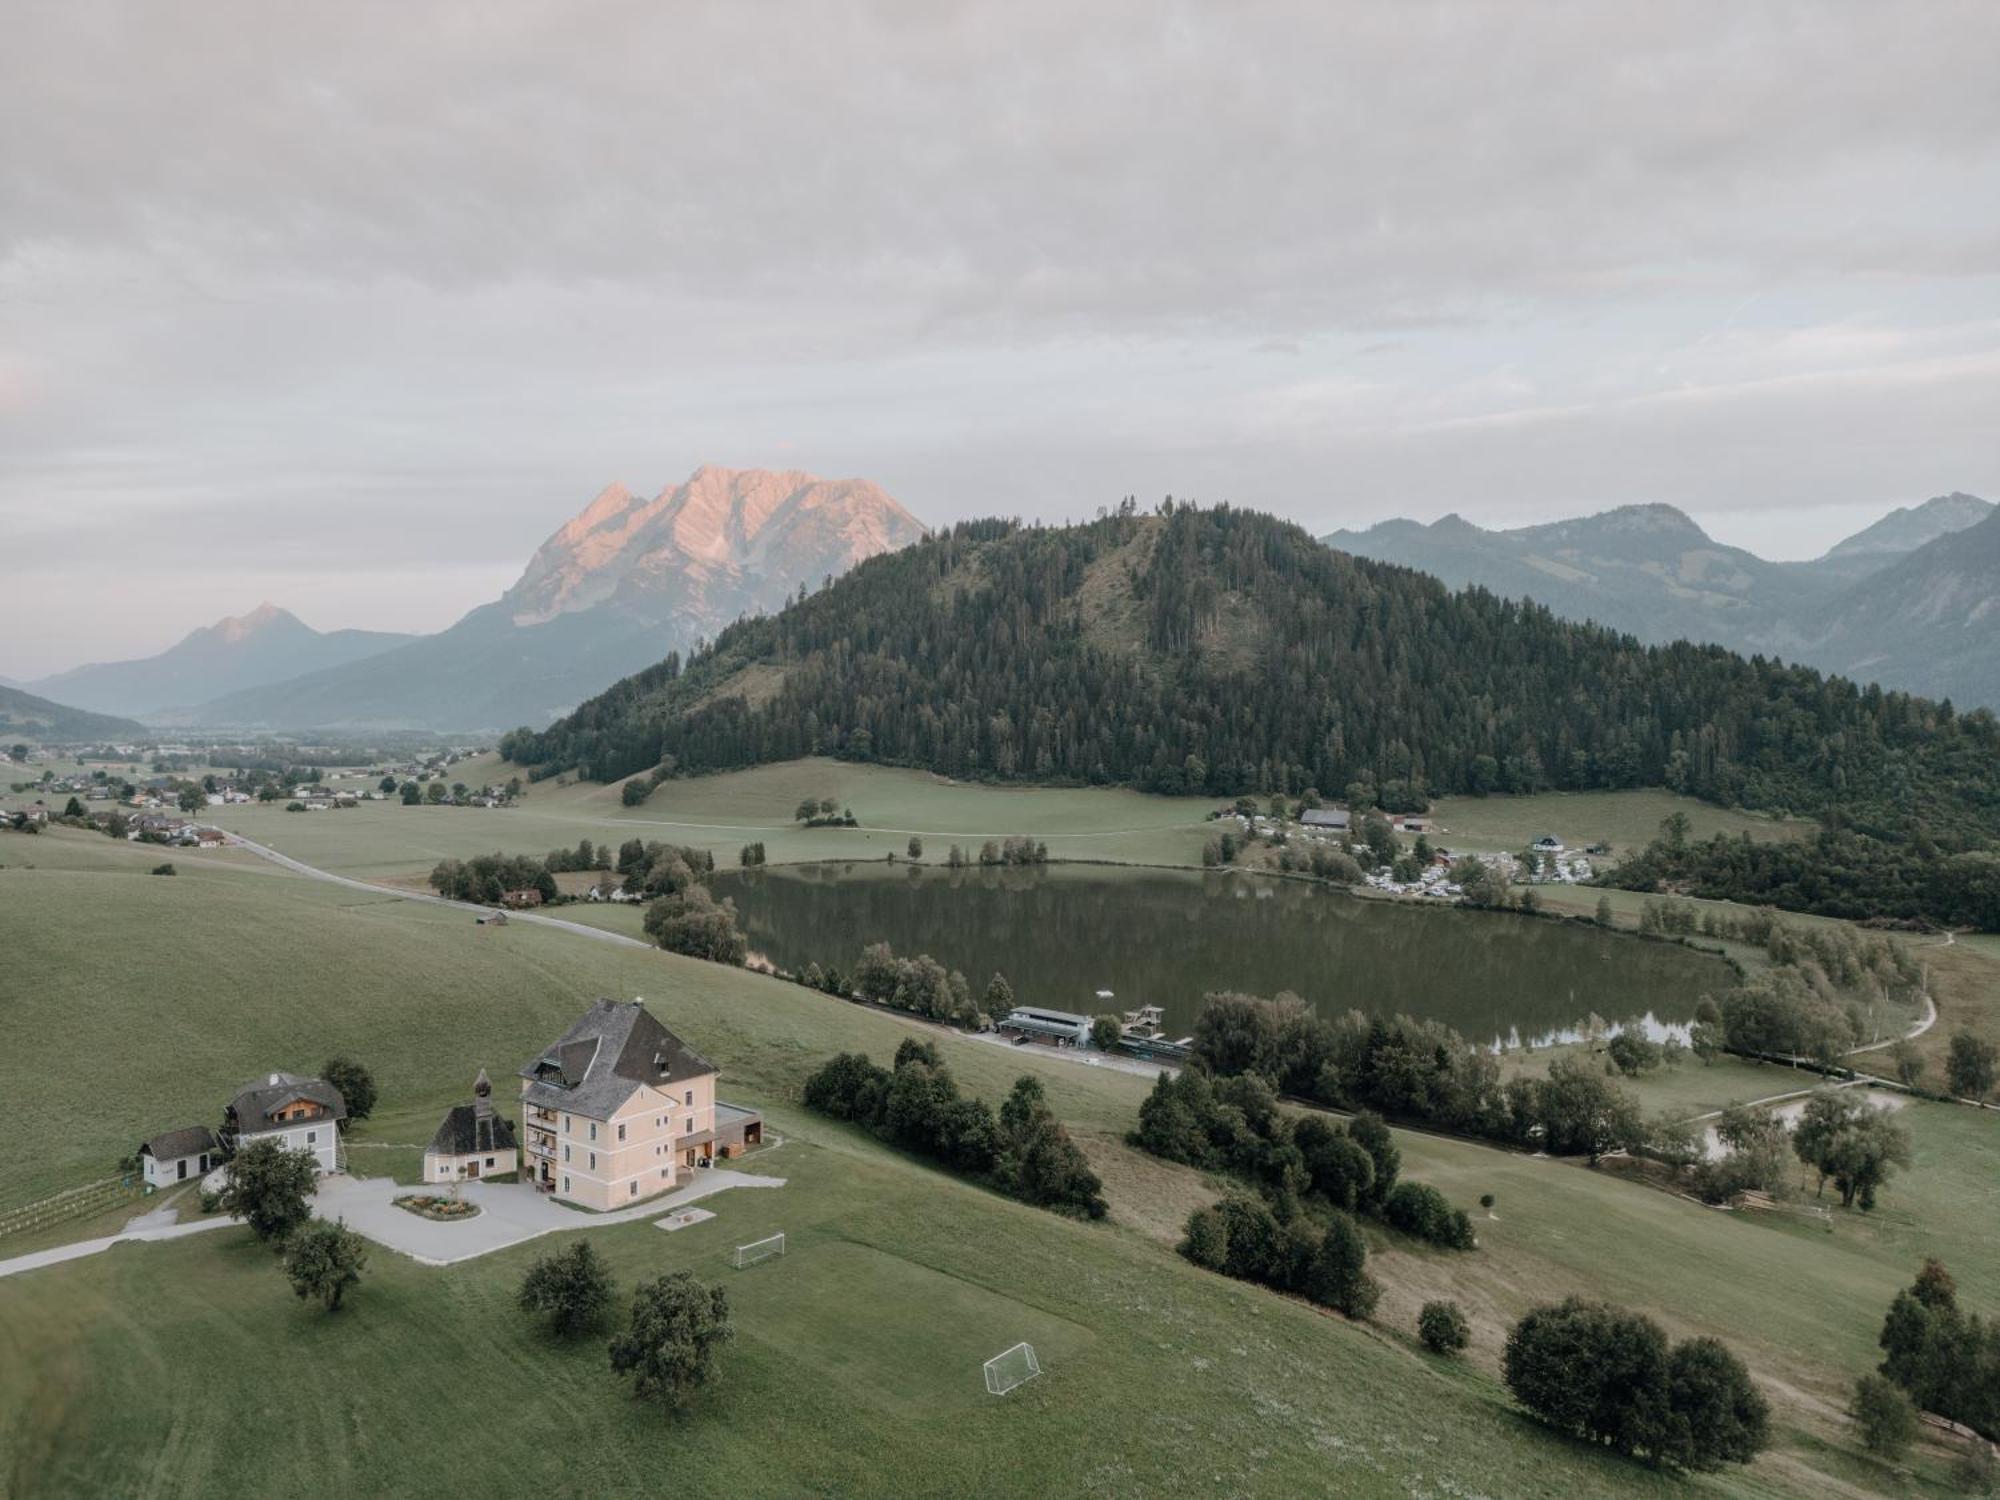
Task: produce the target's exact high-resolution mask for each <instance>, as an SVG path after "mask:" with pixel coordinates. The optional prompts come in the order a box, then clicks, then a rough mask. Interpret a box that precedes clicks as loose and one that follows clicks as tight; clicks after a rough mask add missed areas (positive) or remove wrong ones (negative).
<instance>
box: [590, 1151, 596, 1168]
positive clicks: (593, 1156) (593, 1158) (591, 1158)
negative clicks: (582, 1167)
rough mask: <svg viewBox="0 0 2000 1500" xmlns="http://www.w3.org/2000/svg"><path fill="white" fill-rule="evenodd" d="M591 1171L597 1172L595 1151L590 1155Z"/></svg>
mask: <svg viewBox="0 0 2000 1500" xmlns="http://www.w3.org/2000/svg"><path fill="white" fill-rule="evenodd" d="M590 1170H591V1171H593V1172H595V1171H596V1170H597V1153H596V1152H595V1151H593V1152H591V1153H590Z"/></svg>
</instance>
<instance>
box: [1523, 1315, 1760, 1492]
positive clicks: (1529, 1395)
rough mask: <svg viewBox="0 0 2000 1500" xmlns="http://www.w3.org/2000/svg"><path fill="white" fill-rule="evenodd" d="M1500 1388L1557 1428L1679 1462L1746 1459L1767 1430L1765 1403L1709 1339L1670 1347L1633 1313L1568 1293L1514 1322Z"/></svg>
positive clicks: (1694, 1464) (1738, 1364) (1697, 1465)
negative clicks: (1564, 1298)
mask: <svg viewBox="0 0 2000 1500" xmlns="http://www.w3.org/2000/svg"><path fill="white" fill-rule="evenodd" d="M1503 1369H1504V1371H1505V1374H1506V1379H1507V1388H1508V1390H1510V1391H1512V1392H1513V1393H1514V1398H1515V1399H1516V1400H1517V1401H1519V1402H1520V1403H1521V1404H1522V1405H1523V1406H1525V1407H1526V1408H1527V1409H1528V1410H1529V1411H1530V1412H1532V1413H1534V1415H1535V1416H1537V1417H1539V1418H1540V1419H1541V1420H1542V1421H1544V1422H1546V1423H1548V1424H1549V1425H1550V1426H1551V1427H1554V1428H1556V1429H1557V1430H1558V1431H1561V1432H1566V1433H1568V1434H1570V1435H1571V1436H1573V1437H1579V1438H1583V1439H1585V1440H1586V1441H1589V1442H1594V1443H1605V1444H1608V1445H1609V1446H1610V1447H1612V1448H1614V1449H1615V1450H1617V1451H1618V1452H1620V1453H1624V1454H1628V1455H1638V1456H1641V1457H1644V1458H1646V1459H1647V1460H1649V1461H1650V1462H1652V1463H1656V1464H1661V1465H1667V1466H1671V1467H1675V1468H1682V1469H1715V1468H1720V1467H1721V1466H1722V1465H1723V1464H1725V1463H1738V1464H1747V1463H1748V1462H1750V1460H1751V1459H1753V1458H1754V1457H1756V1456H1757V1453H1758V1451H1759V1450H1760V1449H1762V1448H1763V1446H1764V1444H1765V1443H1766V1442H1767V1441H1768V1440H1769V1435H1770V1407H1769V1405H1768V1403H1767V1402H1766V1401H1765V1400H1764V1397H1763V1395H1762V1393H1761V1392H1759V1391H1758V1389H1757V1387H1756V1386H1755V1385H1754V1384H1752V1383H1751V1380H1750V1372H1749V1371H1748V1370H1746V1369H1745V1368H1744V1367H1743V1361H1742V1360H1740V1359H1738V1358H1737V1357H1736V1356H1735V1355H1734V1354H1732V1353H1731V1352H1730V1351H1729V1350H1728V1349H1727V1348H1726V1347H1724V1346H1723V1345H1722V1344H1721V1343H1719V1342H1717V1341H1716V1340H1714V1339H1688V1340H1686V1341H1684V1342H1682V1343H1679V1344H1675V1345H1673V1346H1671V1347H1669V1345H1668V1343H1667V1336H1666V1334H1665V1333H1663V1332H1662V1331H1661V1330H1660V1327H1659V1325H1658V1324H1657V1323H1655V1322H1653V1321H1652V1319H1650V1318H1647V1317H1644V1316H1642V1315H1641V1314H1639V1313H1633V1312H1627V1311H1625V1310H1624V1309H1622V1308H1617V1307H1611V1306H1607V1305H1606V1304H1604V1303H1599V1302H1586V1301H1584V1300H1582V1299H1581V1298H1577V1297H1572V1298H1570V1299H1569V1300H1568V1301H1566V1302H1563V1303H1560V1304H1557V1305H1554V1306H1548V1307H1538V1308H1536V1309H1535V1310H1534V1311H1532V1312H1530V1313H1529V1314H1528V1315H1527V1316H1526V1317H1524V1318H1522V1319H1521V1321H1520V1322H1519V1323H1517V1324H1515V1326H1514V1331H1513V1332H1512V1333H1511V1334H1509V1335H1508V1338H1507V1352H1506V1357H1505V1360H1504V1363H1503Z"/></svg>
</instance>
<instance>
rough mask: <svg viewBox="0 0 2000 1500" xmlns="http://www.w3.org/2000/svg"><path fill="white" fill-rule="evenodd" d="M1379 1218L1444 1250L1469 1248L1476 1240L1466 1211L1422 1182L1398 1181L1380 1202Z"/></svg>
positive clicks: (1392, 1226)
mask: <svg viewBox="0 0 2000 1500" xmlns="http://www.w3.org/2000/svg"><path fill="white" fill-rule="evenodd" d="M1382 1217H1383V1219H1384V1220H1386V1221H1387V1222H1388V1224H1389V1225H1390V1227H1391V1228H1394V1229H1400V1230H1402V1231H1403V1232H1404V1233H1405V1234H1413V1235H1415V1236H1416V1237H1417V1238H1418V1239H1421V1240H1428V1241H1429V1242H1430V1243H1431V1244H1433V1245H1443V1246H1445V1247H1446V1248H1447V1249H1451V1250H1470V1249H1472V1248H1473V1246H1474V1245H1475V1243H1476V1241H1475V1239H1474V1237H1473V1233H1472V1220H1471V1218H1470V1217H1469V1216H1468V1215H1467V1214H1466V1212H1465V1210H1464V1209H1462V1208H1453V1207H1452V1206H1451V1204H1450V1203H1449V1202H1447V1201H1446V1200H1445V1196H1444V1194H1442V1193H1440V1192H1439V1191H1438V1190H1437V1189H1436V1188H1434V1187H1431V1186H1429V1185H1428V1184H1425V1183H1421V1182H1399V1183H1397V1184H1396V1186H1395V1187H1394V1188H1393V1189H1391V1190H1390V1193H1389V1196H1388V1197H1387V1198H1385V1199H1383V1201H1382Z"/></svg>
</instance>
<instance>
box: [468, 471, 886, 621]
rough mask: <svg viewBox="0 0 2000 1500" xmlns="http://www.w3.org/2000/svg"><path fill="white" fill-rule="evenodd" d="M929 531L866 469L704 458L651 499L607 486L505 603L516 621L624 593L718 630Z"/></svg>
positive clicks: (544, 550)
mask: <svg viewBox="0 0 2000 1500" xmlns="http://www.w3.org/2000/svg"><path fill="white" fill-rule="evenodd" d="M921 535H923V526H922V525H921V523H919V522H918V521H917V520H916V518H915V517H913V516H912V515H910V513H909V512H908V511H906V510H904V509H903V508H902V507H901V506H900V505H898V504H897V503H896V502H895V501H894V500H892V499H890V498H889V496H888V495H887V494H886V493H884V492H883V490H882V489H881V487H880V486H878V485H875V484H872V483H870V482H869V481H867V480H865V479H835V480H828V479H820V478H818V477H817V476H815V475H812V474H806V473H802V472H799V471H797V470H771V469H726V468H722V467H720V466H718V465H714V464H704V465H702V466H701V467H700V468H698V469H696V470H695V471H694V473H693V474H691V475H689V476H688V478H687V480H686V482H685V483H682V484H679V485H675V486H671V487H669V488H667V489H664V490H662V491H660V493H659V494H658V495H656V496H654V497H653V498H652V499H650V500H641V499H638V498H636V497H635V496H633V495H632V493H631V492H630V491H629V490H627V489H626V488H625V487H624V486H623V485H619V484H613V485H610V486H608V487H607V488H605V489H604V490H603V491H601V492H600V493H599V494H598V495H597V497H596V498H595V499H593V500H592V501H591V502H590V504H589V505H587V506H586V507H585V508H584V509H583V510H582V511H581V512H579V513H578V514H577V515H576V516H575V517H574V518H573V519H572V520H570V521H568V522H566V523H565V524H564V525H563V526H562V527H561V528H560V529H559V530H558V531H557V532H556V533H555V534H554V535H553V536H551V537H550V538H549V539H548V540H547V541H546V542H544V543H543V544H542V546H541V547H540V549H539V550H537V552H536V553H535V555H534V557H533V559H531V560H530V562H529V564H528V567H527V570H526V571H525V572H524V573H523V574H522V575H521V579H520V581H519V582H518V583H516V584H515V585H514V587H513V588H511V589H509V590H508V591H507V594H506V597H505V598H504V599H503V601H502V603H503V605H504V606H505V608H506V610H507V611H508V613H509V615H510V617H511V618H512V620H513V622H514V623H515V624H516V625H537V624H544V623H546V622H548V621H550V620H553V619H555V618H556V617H557V616H558V615H564V614H573V613H575V612H577V611H579V610H585V609H591V608H594V607H596V606H597V605H600V604H603V603H605V602H607V601H609V600H612V599H614V598H622V599H623V600H624V601H625V602H627V603H629V604H632V605H634V606H635V607H639V608H642V609H647V610H649V611H651V610H653V609H656V608H662V609H663V608H665V607H666V606H668V605H672V607H673V608H674V609H675V611H676V612H678V613H681V614H687V613H689V612H690V611H691V612H692V613H694V614H695V615H697V616H699V617H702V620H701V623H702V624H703V626H704V627H705V628H710V629H713V628H719V627H720V626H721V625H723V624H727V623H728V621H729V620H730V619H733V618H735V615H736V614H737V613H740V612H742V610H743V609H745V608H759V607H765V605H766V604H767V602H768V603H771V604H775V603H776V602H777V601H778V600H781V599H782V598H783V597H784V595H785V593H787V592H789V591H790V590H791V589H792V588H793V587H795V586H796V584H797V583H799V582H801V581H803V580H806V579H817V578H818V577H821V576H823V575H824V574H826V573H839V572H844V571H845V570H846V569H848V568H850V567H852V566H853V565H854V564H855V563H857V562H860V561H861V560H862V559H863V558H867V557H872V556H874V555H875V554H876V553H878V552H885V551H889V550H892V549H894V548H897V547H902V546H905V545H907V544H908V543H910V542H913V541H915V540H916V539H917V538H918V537H920V536H921ZM767 595H768V596H770V597H769V599H768V600H767V599H766V596H767ZM704 602H706V604H707V607H703V605H704Z"/></svg>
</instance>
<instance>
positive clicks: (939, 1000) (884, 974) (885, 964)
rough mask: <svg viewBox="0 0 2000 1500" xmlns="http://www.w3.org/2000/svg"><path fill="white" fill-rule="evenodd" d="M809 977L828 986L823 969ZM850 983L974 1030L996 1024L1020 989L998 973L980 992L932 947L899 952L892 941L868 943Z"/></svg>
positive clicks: (867, 994) (867, 995)
mask: <svg viewBox="0 0 2000 1500" xmlns="http://www.w3.org/2000/svg"><path fill="white" fill-rule="evenodd" d="M806 983H807V984H808V985H811V986H812V987H813V988H814V989H824V988H827V987H828V982H827V980H826V979H825V977H824V974H823V973H822V974H821V975H820V977H819V980H818V982H817V983H816V982H815V979H814V975H813V973H812V972H810V971H809V972H808V974H807V977H806ZM846 983H847V984H848V985H849V986H850V987H851V989H852V992H853V993H855V994H858V995H860V996H861V997H862V998H863V999H865V1000H873V1001H874V1002H875V1003H876V1004H878V1005H887V1006H891V1007H893V1008H895V1009H896V1010H906V1011H909V1012H910V1013H911V1014H912V1015H918V1016H923V1017H924V1018H926V1019H927V1020H932V1021H945V1022H948V1023H950V1024H951V1025H953V1026H961V1027H964V1028H965V1029H967V1030H970V1031H976V1030H979V1029H980V1028H982V1027H984V1026H987V1025H989V1024H991V1023H992V1022H993V1021H994V1020H996V1019H998V1018H999V1017H1001V1016H1004V1015H1006V1014H1007V1012H1008V1011H1010V1010H1012V1009H1013V1008H1014V991H1013V988H1012V987H1011V986H1010V985H1009V984H1008V983H1007V979H1006V976H1005V975H1002V974H997V973H996V974H995V975H994V976H993V977H992V978H991V979H990V980H988V981H987V983H986V988H985V989H984V990H982V991H981V992H980V993H979V994H978V995H976V996H975V995H974V994H973V993H972V986H971V985H970V984H969V983H967V981H966V978H965V976H964V975H963V974H961V973H960V972H959V971H958V970H956V969H951V970H947V969H946V968H945V967H944V965H943V964H941V963H939V962H938V961H937V960H936V959H934V958H932V957H931V956H930V955H929V954H928V953H920V954H918V955H917V956H916V957H915V958H898V957H897V956H896V954H895V951H894V950H893V949H892V948H890V946H889V945H888V944H887V943H870V944H869V945H868V946H867V947H866V948H863V949H862V950H861V961H860V962H859V963H857V964H856V965H855V966H854V972H853V974H851V975H849V976H847V978H846Z"/></svg>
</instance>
